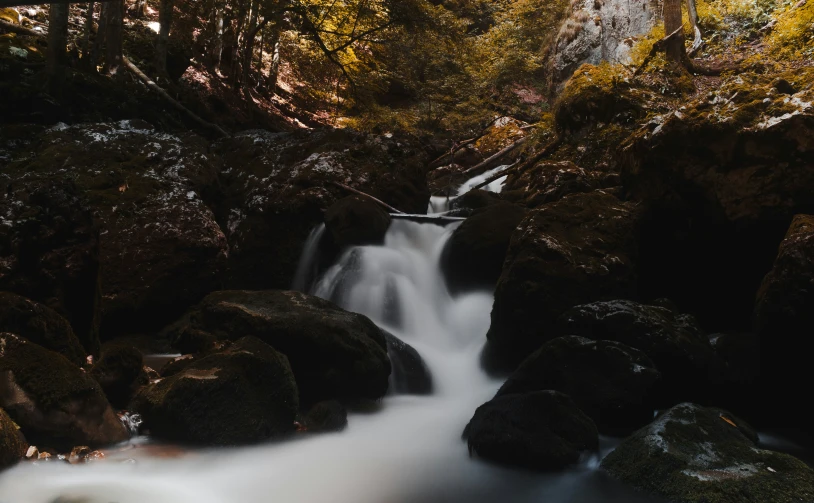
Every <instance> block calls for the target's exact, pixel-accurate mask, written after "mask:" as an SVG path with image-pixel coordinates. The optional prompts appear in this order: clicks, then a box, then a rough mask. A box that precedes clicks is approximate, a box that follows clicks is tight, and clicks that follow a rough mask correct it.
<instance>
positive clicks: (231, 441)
mask: <svg viewBox="0 0 814 503" xmlns="http://www.w3.org/2000/svg"><path fill="white" fill-rule="evenodd" d="M133 408H134V410H136V411H138V412H139V413H140V414H141V415H142V418H143V419H144V426H145V427H146V428H147V429H148V430H149V431H150V433H151V434H152V435H155V436H156V437H158V438H163V439H166V440H170V441H175V442H185V443H193V444H202V445H239V444H249V443H255V442H261V441H264V440H268V439H271V438H278V437H282V436H285V435H288V434H290V433H292V432H293V431H294V420H295V419H296V416H297V410H298V401H297V386H296V384H295V383H294V376H293V375H292V373H291V368H290V366H289V365H288V360H287V359H286V357H285V356H284V355H282V354H280V353H279V352H277V351H275V350H274V348H272V347H271V346H269V345H268V344H266V343H264V342H262V341H261V340H259V339H257V338H255V337H243V338H241V339H239V340H238V341H237V342H235V343H234V344H232V345H231V346H230V347H229V348H227V349H225V350H224V351H221V352H218V353H214V354H211V355H209V356H206V357H204V358H201V359H200V360H198V361H196V362H194V363H193V364H191V365H190V366H188V367H187V368H185V369H184V370H182V371H181V372H179V373H177V374H174V375H172V376H170V377H167V378H164V379H161V380H160V381H158V382H157V383H155V384H152V385H150V386H146V387H144V388H142V389H141V390H140V391H139V393H138V394H137V395H136V397H135V398H134V400H133Z"/></svg>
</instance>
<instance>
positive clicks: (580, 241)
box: [487, 191, 638, 366]
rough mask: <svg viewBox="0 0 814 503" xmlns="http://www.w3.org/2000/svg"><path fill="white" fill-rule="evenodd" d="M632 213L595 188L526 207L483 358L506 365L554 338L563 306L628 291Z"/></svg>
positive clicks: (633, 248) (632, 274)
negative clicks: (542, 204)
mask: <svg viewBox="0 0 814 503" xmlns="http://www.w3.org/2000/svg"><path fill="white" fill-rule="evenodd" d="M637 220H638V213H637V209H636V207H635V206H634V205H632V204H629V203H624V202H622V201H620V200H619V199H617V198H616V197H614V196H612V195H610V194H608V193H605V192H603V191H594V192H589V193H585V194H572V195H569V196H566V197H564V198H563V199H561V200H559V201H557V202H554V203H550V204H547V205H544V206H541V207H540V208H537V209H536V210H533V211H532V212H530V213H529V214H528V216H527V217H526V218H525V219H524V220H523V221H522V222H521V223H520V225H519V226H518V228H517V230H516V231H515V232H514V234H513V236H512V240H511V244H510V245H509V251H508V253H507V255H506V261H505V262H504V265H503V272H502V273H501V276H500V279H499V280H498V284H497V288H496V290H495V303H494V306H493V308H492V324H491V327H490V328H489V332H488V333H487V338H488V340H489V348H488V351H487V356H488V358H489V359H492V360H494V363H495V364H500V363H503V364H504V365H509V366H513V365H516V364H517V363H519V362H520V361H522V360H523V358H525V357H526V356H528V355H529V354H530V353H532V352H533V351H534V350H536V349H537V348H538V347H539V346H540V345H541V344H543V343H544V342H546V341H547V340H549V339H552V338H554V337H556V335H557V334H556V333H555V332H554V330H553V328H554V326H555V322H556V319H557V317H559V316H560V315H561V314H562V313H563V312H564V311H565V310H567V309H569V308H571V307H573V306H576V305H579V304H584V303H588V302H594V301H598V300H607V299H611V298H620V297H621V298H624V297H633V296H635V295H636V280H637V274H636V268H635V259H636V252H637Z"/></svg>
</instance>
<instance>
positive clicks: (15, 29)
mask: <svg viewBox="0 0 814 503" xmlns="http://www.w3.org/2000/svg"><path fill="white" fill-rule="evenodd" d="M0 6H1V5H0ZM0 29H2V30H6V31H10V32H11V33H16V34H18V35H28V36H29V37H45V36H47V35H48V33H47V32H43V31H36V30H32V29H30V28H23V27H22V26H19V25H16V24H11V23H9V22H8V21H3V20H2V19H0Z"/></svg>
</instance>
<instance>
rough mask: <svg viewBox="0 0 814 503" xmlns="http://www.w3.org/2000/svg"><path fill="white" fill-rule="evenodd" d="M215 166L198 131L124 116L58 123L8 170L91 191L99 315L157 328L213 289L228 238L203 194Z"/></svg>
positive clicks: (115, 328)
mask: <svg viewBox="0 0 814 503" xmlns="http://www.w3.org/2000/svg"><path fill="white" fill-rule="evenodd" d="M218 172H219V169H218V166H217V165H216V163H215V162H214V160H213V159H212V158H211V157H210V154H208V153H206V144H205V142H204V140H203V139H202V138H199V137H197V136H195V135H184V136H175V135H169V134H166V133H161V132H159V131H156V130H155V129H153V128H152V127H151V126H150V125H149V124H147V123H145V122H143V121H120V122H114V123H98V124H81V125H76V126H66V125H64V124H58V125H57V126H54V127H52V128H51V129H49V130H47V131H46V132H45V133H44V134H42V135H41V136H40V138H39V142H37V143H36V144H35V145H33V146H32V147H31V150H30V151H27V150H23V151H21V152H19V153H18V154H17V156H16V157H15V158H14V159H13V160H12V161H11V163H10V164H9V165H8V166H7V168H6V169H5V170H4V176H7V177H8V179H7V183H9V184H11V185H12V186H14V185H15V183H19V181H20V180H23V179H25V180H30V179H34V180H52V179H55V180H59V179H63V178H66V177H68V178H70V179H72V180H73V181H74V183H75V184H76V186H77V190H78V191H79V192H81V193H82V194H84V196H85V197H86V198H87V201H88V205H89V207H90V208H91V209H92V210H93V212H94V214H95V215H96V218H97V221H98V224H99V227H100V229H101V232H100V235H99V240H100V248H99V253H100V256H99V259H100V262H101V285H102V315H103V321H102V323H103V325H104V327H105V332H106V333H107V334H116V333H121V332H130V333H132V332H135V331H137V330H139V329H144V330H147V329H154V328H158V327H160V326H161V325H163V324H164V323H166V322H168V321H170V320H172V319H173V318H175V317H176V316H178V315H180V314H181V313H183V311H184V309H185V308H187V307H188V306H190V305H192V304H194V303H195V302H198V301H199V300H200V299H201V298H203V296H204V295H206V294H207V293H209V292H210V291H212V290H214V289H215V287H216V285H217V284H218V275H219V271H221V270H222V269H223V268H224V267H225V264H226V257H227V252H228V246H227V242H226V238H225V236H224V234H223V232H221V230H220V227H219V226H218V224H217V222H216V221H215V216H214V214H213V212H212V211H211V210H210V209H209V208H208V207H207V205H206V203H205V202H204V201H205V200H206V199H209V198H210V197H212V198H215V195H214V194H213V192H216V191H217V186H218ZM23 203H24V204H25V201H23ZM29 205H30V204H29ZM93 279H94V281H93V285H94V286H96V285H97V283H96V278H95V277H94V278H93ZM68 295H74V292H73V291H71V292H69V294H68ZM77 295H78V293H77ZM32 298H34V299H35V300H36V297H34V296H32ZM71 321H72V320H71ZM74 328H75V331H76V332H77V334H79V333H80V331H79V330H78V329H76V327H74ZM80 339H81V337H80Z"/></svg>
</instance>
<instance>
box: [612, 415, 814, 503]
mask: <svg viewBox="0 0 814 503" xmlns="http://www.w3.org/2000/svg"><path fill="white" fill-rule="evenodd" d="M756 441H757V435H756V434H755V432H754V431H753V430H752V429H751V428H750V427H749V426H748V425H747V424H745V423H744V422H743V421H741V420H740V419H738V418H737V417H735V416H732V415H731V414H729V413H728V412H726V411H723V410H720V409H711V408H704V407H700V406H698V405H694V404H690V403H683V404H680V405H677V406H675V407H673V408H672V409H670V410H668V411H667V412H665V413H663V414H662V415H661V416H659V417H658V418H657V419H656V420H655V421H654V422H653V423H652V424H650V425H648V426H646V427H644V428H642V429H641V430H639V431H637V432H636V433H635V434H633V435H632V436H631V437H629V438H628V439H626V440H625V441H624V442H622V444H621V445H619V447H617V448H616V450H614V451H613V452H611V453H610V454H608V456H607V457H606V458H605V459H604V460H603V461H602V465H601V466H602V469H604V470H605V471H606V472H608V473H610V474H611V475H612V476H613V477H616V478H618V479H620V480H621V481H623V482H625V483H627V484H630V485H632V486H633V487H635V488H637V489H639V490H642V491H646V492H648V493H651V494H654V495H658V496H661V497H664V498H666V499H668V500H670V501H675V502H679V503H706V502H710V501H715V502H721V503H741V502H743V501H752V502H756V503H758V502H760V503H764V502H765V503H791V502H797V501H812V500H814V471H812V470H811V469H810V468H809V467H808V466H806V464H805V463H803V462H802V461H800V460H798V459H796V458H794V457H792V456H789V455H787V454H781V453H777V452H772V451H767V450H763V449H760V448H758V446H757V445H756Z"/></svg>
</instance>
